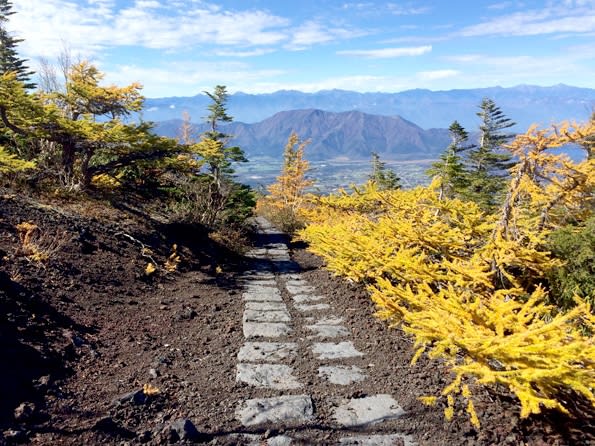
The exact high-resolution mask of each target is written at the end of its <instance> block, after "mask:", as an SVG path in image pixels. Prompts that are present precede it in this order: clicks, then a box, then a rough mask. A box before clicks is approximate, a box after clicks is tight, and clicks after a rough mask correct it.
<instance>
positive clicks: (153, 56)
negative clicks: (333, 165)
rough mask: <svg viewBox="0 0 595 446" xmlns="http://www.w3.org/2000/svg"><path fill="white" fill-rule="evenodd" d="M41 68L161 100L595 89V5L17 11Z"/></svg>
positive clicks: (142, 6)
mask: <svg viewBox="0 0 595 446" xmlns="http://www.w3.org/2000/svg"><path fill="white" fill-rule="evenodd" d="M12 3H13V10H14V11H15V12H16V13H15V14H14V15H12V16H10V21H9V23H8V25H7V28H8V30H9V31H10V32H11V33H12V34H13V35H14V36H15V37H18V38H22V39H24V41H23V42H21V44H20V45H19V48H18V50H19V53H20V54H21V56H22V57H25V58H28V59H29V65H30V67H31V68H34V69H36V68H37V67H38V66H39V61H40V58H45V59H46V60H48V61H50V62H51V63H54V62H55V61H56V60H57V57H58V56H59V55H60V54H61V53H63V52H64V51H68V52H69V53H70V54H71V55H72V56H73V57H74V58H80V59H88V60H90V61H91V62H93V63H94V64H96V65H97V66H98V67H99V69H100V70H101V71H103V72H104V73H105V82H106V83H115V84H118V85H128V84H130V83H132V82H140V83H141V84H142V85H143V86H144V89H143V94H144V95H145V96H147V97H168V96H193V95H196V94H199V93H201V92H202V91H204V90H209V91H212V90H213V87H214V86H215V85H225V86H226V87H227V90H228V91H229V92H231V93H234V92H240V91H241V92H245V93H272V92H275V91H278V90H300V91H304V92H316V91H320V90H331V89H342V90H353V91H359V92H378V91H382V92H399V91H404V90H409V89H415V88H425V89H430V90H450V89H465V88H481V87H491V86H502V87H511V86H515V85H520V84H530V85H540V86H550V85H555V84H559V83H564V84H568V85H574V86H578V87H588V88H595V0H558V1H549V0H542V1H537V0H533V1H499V0H492V1H490V0H487V1H483V0H456V1H452V0H431V1H430V0H420V1H392V2H379V1H353V2H351V1H341V0H336V1H334V0H244V1H239V0H238V1H228V0H219V1H217V0H214V1H202V0H12Z"/></svg>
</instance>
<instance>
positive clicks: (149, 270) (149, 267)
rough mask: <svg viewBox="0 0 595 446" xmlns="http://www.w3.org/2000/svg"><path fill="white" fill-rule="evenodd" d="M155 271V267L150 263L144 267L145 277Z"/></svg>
mask: <svg viewBox="0 0 595 446" xmlns="http://www.w3.org/2000/svg"><path fill="white" fill-rule="evenodd" d="M155 271H157V267H156V266H155V265H154V264H153V263H151V262H149V263H147V266H146V267H145V274H146V275H147V276H150V275H151V274H153V273H154V272H155Z"/></svg>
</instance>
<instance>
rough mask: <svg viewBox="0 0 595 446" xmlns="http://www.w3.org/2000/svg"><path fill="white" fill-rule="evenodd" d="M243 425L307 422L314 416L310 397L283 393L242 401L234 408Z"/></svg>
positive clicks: (280, 425)
mask: <svg viewBox="0 0 595 446" xmlns="http://www.w3.org/2000/svg"><path fill="white" fill-rule="evenodd" d="M236 416H237V418H238V420H239V421H240V422H241V423H242V424H243V425H244V426H255V425H259V424H264V423H272V424H273V425H274V426H275V428H279V427H289V426H292V425H293V426H296V425H298V426H299V425H304V424H307V423H308V422H309V421H311V420H312V419H313V418H314V406H313V405H312V398H310V396H308V395H283V396H279V397H274V398H256V399H250V400H246V401H244V402H242V403H241V404H240V406H239V407H238V408H237V410H236Z"/></svg>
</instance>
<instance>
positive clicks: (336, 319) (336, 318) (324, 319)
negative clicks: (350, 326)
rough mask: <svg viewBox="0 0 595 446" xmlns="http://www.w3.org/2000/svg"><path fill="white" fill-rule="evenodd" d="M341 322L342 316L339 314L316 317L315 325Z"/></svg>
mask: <svg viewBox="0 0 595 446" xmlns="http://www.w3.org/2000/svg"><path fill="white" fill-rule="evenodd" d="M342 322H343V318H342V317H339V316H326V317H322V318H320V319H318V320H317V321H316V324H315V325H339V324H341V323H342Z"/></svg>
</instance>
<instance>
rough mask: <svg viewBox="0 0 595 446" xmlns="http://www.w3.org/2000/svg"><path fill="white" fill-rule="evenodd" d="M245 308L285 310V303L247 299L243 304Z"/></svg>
mask: <svg viewBox="0 0 595 446" xmlns="http://www.w3.org/2000/svg"><path fill="white" fill-rule="evenodd" d="M244 308H245V309H246V310H255V311H280V310H285V311H287V305H285V304H284V303H283V302H271V301H266V300H264V301H257V300H252V301H247V302H246V304H245V305H244Z"/></svg>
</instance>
